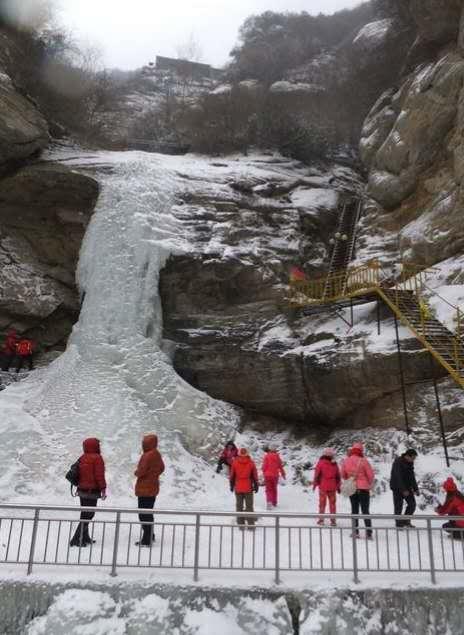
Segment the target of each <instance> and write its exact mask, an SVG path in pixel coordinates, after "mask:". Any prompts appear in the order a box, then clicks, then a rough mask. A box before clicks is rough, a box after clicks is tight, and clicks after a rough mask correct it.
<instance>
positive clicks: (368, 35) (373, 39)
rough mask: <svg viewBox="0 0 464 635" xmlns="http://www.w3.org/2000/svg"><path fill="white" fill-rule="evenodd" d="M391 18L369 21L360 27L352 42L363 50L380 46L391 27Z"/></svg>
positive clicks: (392, 23)
mask: <svg viewBox="0 0 464 635" xmlns="http://www.w3.org/2000/svg"><path fill="white" fill-rule="evenodd" d="M393 25H394V22H393V20H392V19H385V20H377V21H376V22H369V24H366V25H365V26H363V27H362V29H361V30H360V31H359V32H358V33H357V35H356V37H355V38H354V40H353V44H354V45H355V46H357V47H359V48H360V49H362V50H364V51H365V52H368V51H371V50H372V49H375V48H377V47H378V46H381V45H382V43H383V41H384V40H385V38H387V37H388V34H389V31H390V29H391V28H392V27H393Z"/></svg>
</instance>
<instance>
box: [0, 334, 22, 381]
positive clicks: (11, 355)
mask: <svg viewBox="0 0 464 635" xmlns="http://www.w3.org/2000/svg"><path fill="white" fill-rule="evenodd" d="M17 343H18V335H17V333H16V331H15V329H10V330H9V331H8V333H7V336H6V339H5V344H4V345H3V349H2V358H3V359H2V370H5V371H6V370H10V366H11V364H12V363H13V360H14V359H15V357H16V344H17Z"/></svg>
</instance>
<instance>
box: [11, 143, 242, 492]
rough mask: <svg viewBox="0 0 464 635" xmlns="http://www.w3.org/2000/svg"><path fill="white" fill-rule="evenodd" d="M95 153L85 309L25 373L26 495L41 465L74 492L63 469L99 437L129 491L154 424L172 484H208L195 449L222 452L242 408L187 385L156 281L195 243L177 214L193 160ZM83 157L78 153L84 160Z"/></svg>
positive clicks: (82, 282)
mask: <svg viewBox="0 0 464 635" xmlns="http://www.w3.org/2000/svg"><path fill="white" fill-rule="evenodd" d="M92 161H93V163H94V166H93V168H92V169H93V170H96V171H97V178H98V179H99V181H100V183H101V194H100V198H99V201H98V205H97V209H96V211H95V214H94V217H93V219H92V221H91V223H90V225H89V227H88V230H87V234H86V237H85V240H84V243H83V246H82V250H81V257H80V263H79V268H78V281H79V287H80V290H81V294H82V297H83V304H82V310H81V315H80V318H79V322H78V324H77V325H76V326H75V328H74V331H73V333H72V336H71V338H70V341H69V344H68V347H67V350H66V352H65V353H64V354H63V355H62V356H61V357H59V358H58V359H57V360H56V361H55V362H53V363H52V364H51V365H50V366H49V367H48V368H47V369H45V370H42V371H38V372H37V373H35V375H36V377H35V378H34V376H33V377H31V379H30V381H29V382H28V383H30V384H31V385H30V388H29V389H28V392H29V397H28V399H27V400H26V401H25V405H24V409H25V410H26V412H28V413H29V414H30V415H31V416H32V418H33V424H31V426H30V427H31V430H29V432H28V433H27V434H26V435H25V436H27V440H26V439H24V443H26V444H27V451H26V452H25V453H24V454H23V455H22V457H21V463H22V465H21V469H18V470H17V471H16V474H15V479H19V484H18V483H16V492H17V493H21V492H22V491H23V490H24V489H27V490H28V491H29V492H30V487H31V483H30V481H31V480H32V481H34V480H35V479H37V478H39V479H40V478H41V474H42V475H46V478H47V479H51V480H53V481H54V488H53V489H54V494H55V493H58V492H60V491H62V490H64V489H66V488H67V486H66V482H65V481H64V478H63V475H64V473H65V472H66V470H67V468H68V467H69V464H70V463H71V462H72V461H73V460H75V457H76V456H77V455H79V453H80V450H81V442H82V439H84V438H85V437H87V436H96V437H98V438H100V439H101V441H102V449H103V454H104V456H105V460H106V462H107V470H108V477H109V478H108V480H109V483H110V492H111V491H112V492H113V493H115V494H117V496H118V498H121V497H125V496H130V495H131V493H132V492H131V483H132V478H133V477H132V474H133V469H134V464H135V462H136V460H137V456H138V453H139V447H140V440H141V436H142V435H143V433H144V432H149V431H155V432H156V433H157V434H158V435H159V438H160V450H161V452H162V453H163V454H164V456H165V458H166V459H167V464H168V465H169V470H168V472H167V475H166V477H165V480H166V482H169V484H170V487H172V488H173V490H174V491H175V490H176V487H177V486H179V487H182V489H183V490H185V488H186V485H187V484H188V483H190V484H191V485H192V491H193V490H194V489H195V488H196V487H199V488H200V490H201V489H202V488H201V486H199V483H197V484H196V485H195V484H194V481H195V476H196V475H197V476H198V478H199V479H201V474H200V473H201V472H202V471H203V472H204V471H205V470H204V468H205V465H204V463H203V461H202V459H200V458H197V459H192V457H191V456H190V454H189V453H188V452H191V453H192V454H193V455H194V456H197V457H204V458H207V457H211V458H214V457H215V456H216V451H217V449H218V447H219V445H220V444H222V443H223V442H224V441H225V439H226V437H227V436H229V435H231V434H232V432H233V430H234V427H235V426H236V424H237V420H238V413H237V410H236V409H234V408H233V407H232V406H230V405H227V404H224V403H221V402H218V401H215V400H213V399H211V398H209V397H208V396H207V395H206V394H204V393H202V392H199V391H197V390H195V389H194V388H192V387H191V386H190V385H188V384H187V383H186V382H184V381H183V380H182V379H181V378H180V377H179V376H178V375H177V374H176V373H175V371H174V370H173V367H172V364H171V360H170V358H169V356H168V354H167V353H166V352H164V351H163V342H162V311H161V304H160V299H159V296H158V279H159V272H160V269H161V268H162V267H163V264H164V262H165V260H166V259H167V257H168V256H169V254H170V253H172V252H182V251H184V250H188V248H189V243H188V236H184V235H183V228H182V225H181V223H180V221H179V220H176V218H175V215H173V214H172V213H171V209H172V208H173V206H174V205H175V203H176V194H178V193H179V191H180V188H181V187H185V185H184V184H183V183H181V180H180V178H178V177H177V176H176V174H177V173H176V169H175V166H176V165H177V163H176V161H177V162H179V161H188V159H175V158H169V157H160V156H158V155H150V154H144V153H121V154H113V153H102V154H100V155H96V156H95V157H94V159H93V160H91V159H90V158H89V159H88V162H89V163H92ZM190 161H191V163H192V165H193V163H194V162H193V160H192V159H190ZM83 162H84V159H83V158H82V157H81V158H80V159H79V158H77V159H76V165H78V166H80V167H81V168H82V167H84V168H85V165H82V163H83ZM99 164H100V165H101V169H99V168H98V165H99ZM68 165H69V163H68ZM177 167H178V166H177ZM184 169H186V168H184ZM187 169H188V168H187ZM32 439H35V440H34V442H33V443H31V440H32ZM192 460H193V461H194V464H195V461H196V464H195V465H196V467H194V468H192ZM186 465H188V469H187V470H184V466H186ZM202 466H203V467H202ZM192 469H193V472H194V474H191V473H190V472H191V471H192ZM185 472H187V473H185ZM195 472H197V474H195ZM32 487H34V486H32ZM112 503H113V504H114V503H115V500H114V498H113V501H112Z"/></svg>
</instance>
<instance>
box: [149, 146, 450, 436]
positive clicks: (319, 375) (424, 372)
mask: <svg viewBox="0 0 464 635" xmlns="http://www.w3.org/2000/svg"><path fill="white" fill-rule="evenodd" d="M214 165H216V164H213V165H212V167H211V169H210V171H209V172H208V175H207V176H206V175H205V174H204V173H203V174H202V176H199V177H197V176H196V175H195V174H193V173H192V174H190V175H189V176H188V177H187V175H185V178H186V186H185V187H186V192H185V195H184V196H183V199H182V200H181V201H180V202H179V205H178V207H177V210H176V214H177V215H178V216H179V217H180V218H181V219H182V221H183V223H184V226H185V231H186V232H187V233H188V235H189V236H190V238H189V240H190V241H191V242H192V244H193V245H194V248H193V249H192V250H191V251H190V252H189V254H188V255H185V254H183V255H181V256H176V255H173V256H172V257H171V258H170V259H169V261H168V262H167V264H166V266H165V268H164V270H163V271H162V276H161V284H160V291H161V296H162V301H163V309H164V329H165V337H166V338H167V339H168V340H170V341H171V342H172V343H174V352H173V356H174V366H175V368H176V370H177V371H178V372H179V374H180V375H181V376H183V377H184V378H185V379H186V380H187V381H189V382H190V383H191V384H193V385H194V386H195V387H197V388H199V389H201V390H204V391H205V392H207V393H208V394H210V395H212V396H214V397H216V398H219V399H223V400H225V401H229V402H232V403H234V404H238V405H240V406H242V407H243V408H244V411H245V413H248V414H251V415H252V416H253V417H256V416H257V415H264V416H267V417H271V418H273V419H274V420H279V421H285V422H287V424H288V423H297V424H298V425H299V426H301V427H302V428H303V429H314V428H315V427H316V428H319V429H321V428H322V429H327V430H330V429H333V428H334V427H340V426H351V427H357V426H361V427H362V426H365V425H367V424H369V425H374V426H389V425H391V424H392V423H395V422H397V423H398V424H399V425H403V422H402V419H401V417H402V401H401V393H400V380H399V368H398V357H397V349H396V344H395V334H394V328H393V320H392V318H391V316H390V315H389V313H388V311H387V310H386V309H383V308H382V307H379V309H380V310H379V314H378V316H377V307H376V305H375V303H374V304H372V303H371V304H367V305H364V306H362V307H360V308H355V309H354V314H353V316H354V323H353V325H352V326H350V325H349V324H347V322H346V321H344V320H348V321H349V320H350V312H349V310H348V311H345V312H342V314H341V317H340V316H337V315H336V314H333V313H332V314H330V313H328V314H327V313H326V314H322V315H318V316H305V315H304V312H303V313H302V312H301V311H296V310H295V309H291V308H290V306H289V303H288V299H286V298H287V296H288V287H287V283H288V271H289V269H290V266H291V265H292V264H302V263H309V264H305V266H306V267H307V271H308V274H309V275H310V276H311V275H321V274H322V272H323V271H324V270H325V269H326V267H327V262H328V254H329V239H330V237H331V235H333V233H334V232H335V228H336V223H337V219H338V210H339V204H340V202H341V201H342V200H343V197H344V196H346V192H347V191H350V192H357V191H360V188H361V182H360V179H359V177H358V176H357V175H356V174H355V173H354V172H352V171H351V170H349V169H347V168H342V167H340V166H336V165H331V166H329V165H325V166H320V167H319V169H318V170H316V169H315V168H312V169H308V168H305V167H304V166H301V165H298V164H297V163H295V162H291V161H287V160H285V159H278V158H276V157H265V156H256V157H250V158H249V159H242V160H241V161H240V169H241V171H242V172H243V173H244V174H246V177H244V178H242V179H241V180H240V179H239V178H237V176H234V174H236V173H237V163H236V162H234V161H230V160H224V161H222V162H221V163H220V164H217V165H218V167H220V169H219V170H217V175H216V176H215V171H214ZM224 171H225V172H226V174H227V175H228V178H227V179H226V182H225V183H224V182H223V179H224V175H223V172H224ZM367 218H368V217H367ZM360 250H361V249H360ZM377 317H378V318H379V320H380V327H381V333H380V334H378V333H377ZM401 337H402V344H401V345H402V348H403V352H404V353H405V354H404V356H403V364H404V370H405V374H406V377H407V380H408V381H420V380H423V379H427V378H429V377H430V372H431V367H430V360H429V357H428V355H427V354H425V353H424V352H423V351H421V350H420V346H419V345H418V344H417V343H416V341H415V340H414V339H413V338H412V336H411V334H410V333H409V332H408V331H407V330H406V329H402V331H401ZM436 372H437V373H438V376H440V375H441V374H442V373H441V371H440V370H439V369H436ZM426 394H427V395H428V393H427V391H426ZM411 397H412V401H411V404H414V406H415V405H417V404H419V402H420V399H421V398H422V396H421V393H420V391H419V392H417V394H416V393H414V394H413V391H411ZM414 406H413V408H412V409H413V410H414ZM429 411H430V412H432V416H433V402H431V401H430V400H429V399H428V396H427V398H425V399H423V401H422V403H421V407H420V408H418V409H417V412H416V413H412V414H411V420H413V419H414V418H415V417H416V418H417V420H419V419H420V418H421V417H424V416H428V414H427V415H426V414H425V413H428V412H429Z"/></svg>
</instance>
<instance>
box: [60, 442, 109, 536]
mask: <svg viewBox="0 0 464 635" xmlns="http://www.w3.org/2000/svg"><path fill="white" fill-rule="evenodd" d="M82 445H83V448H84V454H83V455H82V456H81V457H80V458H79V483H78V486H77V493H78V495H79V500H80V503H81V507H96V506H97V501H98V499H99V498H102V499H105V498H106V481H105V462H104V461H103V458H102V455H101V454H100V441H99V440H98V439H94V438H90V439H85V441H84V443H83V444H82ZM94 516H95V512H81V516H80V520H81V522H80V523H79V525H78V526H77V529H76V531H75V532H74V536H73V537H72V538H71V542H70V543H69V544H70V545H71V547H87V545H90V544H91V543H92V542H95V541H94V540H92V538H91V537H90V535H89V521H90V520H92V518H93V517H94Z"/></svg>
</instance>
